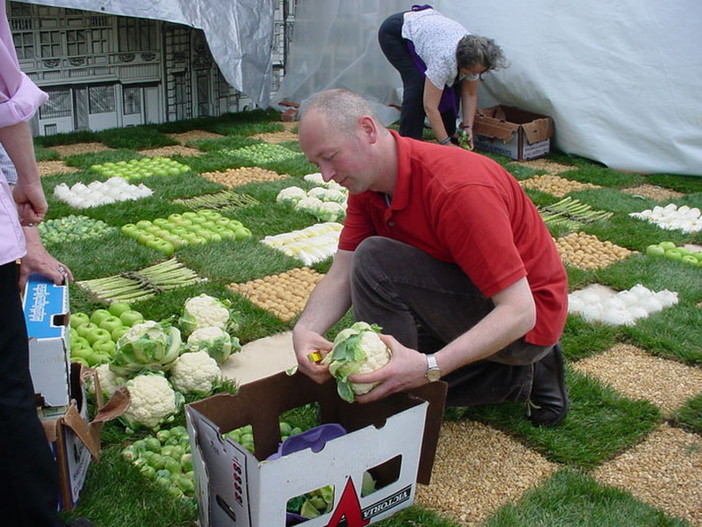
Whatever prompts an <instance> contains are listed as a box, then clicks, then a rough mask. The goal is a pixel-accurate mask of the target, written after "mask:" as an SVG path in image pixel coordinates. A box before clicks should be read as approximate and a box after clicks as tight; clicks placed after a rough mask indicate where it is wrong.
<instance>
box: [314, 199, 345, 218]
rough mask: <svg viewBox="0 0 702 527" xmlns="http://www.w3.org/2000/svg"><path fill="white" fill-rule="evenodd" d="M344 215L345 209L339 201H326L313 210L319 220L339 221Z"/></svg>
mask: <svg viewBox="0 0 702 527" xmlns="http://www.w3.org/2000/svg"><path fill="white" fill-rule="evenodd" d="M345 215H346V209H345V207H344V206H343V205H342V204H341V203H337V202H335V201H327V202H324V203H322V205H321V206H320V207H319V208H318V209H317V210H316V211H315V216H316V217H317V219H318V220H319V221H339V220H340V219H343V217H344V216H345Z"/></svg>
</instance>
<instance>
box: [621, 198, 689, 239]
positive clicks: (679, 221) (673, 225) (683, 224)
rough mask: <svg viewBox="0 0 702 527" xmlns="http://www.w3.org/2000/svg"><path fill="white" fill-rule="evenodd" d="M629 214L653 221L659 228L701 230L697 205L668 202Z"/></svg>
mask: <svg viewBox="0 0 702 527" xmlns="http://www.w3.org/2000/svg"><path fill="white" fill-rule="evenodd" d="M629 216H633V217H634V218H639V219H641V220H646V221H648V222H650V223H655V224H656V225H658V226H659V227H660V228H661V229H666V230H681V231H683V232H688V233H690V232H699V231H701V230H702V212H700V209H699V208H697V207H688V206H687V205H682V206H681V207H678V206H677V205H676V204H675V203H669V204H668V205H666V206H665V207H661V206H660V205H656V206H655V207H653V208H652V209H646V210H642V211H641V212H632V213H631V214H629Z"/></svg>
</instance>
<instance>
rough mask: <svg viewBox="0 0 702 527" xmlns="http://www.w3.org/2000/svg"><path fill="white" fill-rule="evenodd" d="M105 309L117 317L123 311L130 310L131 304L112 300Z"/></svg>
mask: <svg viewBox="0 0 702 527" xmlns="http://www.w3.org/2000/svg"><path fill="white" fill-rule="evenodd" d="M107 310H108V311H109V312H110V313H111V314H112V315H114V316H116V317H118V316H120V315H121V314H122V313H124V312H125V311H131V310H132V306H130V305H129V304H127V303H126V302H114V303H112V304H110V307H108V308H107Z"/></svg>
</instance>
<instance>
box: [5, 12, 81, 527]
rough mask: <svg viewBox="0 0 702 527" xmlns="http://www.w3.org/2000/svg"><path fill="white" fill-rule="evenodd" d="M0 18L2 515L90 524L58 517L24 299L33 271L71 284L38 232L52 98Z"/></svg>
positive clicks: (45, 525)
mask: <svg viewBox="0 0 702 527" xmlns="http://www.w3.org/2000/svg"><path fill="white" fill-rule="evenodd" d="M0 15H1V17H0V144H2V146H3V148H4V149H5V151H6V152H7V154H8V156H9V158H10V160H11V161H12V164H13V165H14V167H15V169H16V171H17V181H16V184H15V185H14V188H12V189H11V188H10V185H9V184H8V182H7V179H6V177H5V175H4V173H2V174H0V298H2V302H0V320H1V321H2V323H1V325H0V453H1V454H0V510H2V513H3V525H6V526H8V527H15V526H16V527H39V526H41V527H66V526H67V525H73V526H77V527H79V526H80V527H88V526H90V525H92V522H90V521H89V520H86V519H84V518H80V519H78V520H75V521H73V522H71V523H70V524H67V523H66V522H65V521H63V520H62V519H61V517H60V516H59V514H58V512H57V509H58V492H59V485H58V471H57V467H56V462H55V460H54V458H53V455H52V453H51V449H50V448H49V443H48V441H47V438H46V435H45V434H44V430H43V428H42V426H41V422H40V421H39V418H38V416H37V410H36V407H35V401H34V387H33V385H32V379H31V376H30V373H29V349H28V339H27V328H26V324H25V320H24V314H23V312H22V303H21V299H20V288H22V287H23V286H24V284H25V282H26V280H27V277H28V276H29V275H30V274H32V273H41V274H43V275H45V276H48V277H49V278H51V279H53V280H54V282H55V283H57V284H58V283H62V282H64V281H68V280H72V279H73V275H72V273H71V271H70V269H68V267H67V266H65V265H63V264H62V263H60V262H59V261H57V260H56V259H55V258H53V257H52V256H51V255H50V254H49V253H48V252H47V251H46V249H44V246H43V245H42V243H41V239H40V237H39V232H38V230H37V227H36V226H37V225H38V224H39V223H40V222H41V221H42V220H43V219H44V216H45V215H46V212H47V208H48V205H47V202H46V197H45V196H44V191H43V189H42V185H41V180H40V177H39V168H38V167H37V164H36V160H35V157H34V146H33V142H32V135H31V130H30V128H29V124H28V121H29V120H30V119H31V118H32V116H33V115H34V113H35V112H36V110H37V108H38V107H39V106H40V105H41V104H42V103H43V102H45V101H46V99H47V95H46V94H45V93H44V92H43V91H41V90H40V89H39V88H38V87H37V86H36V85H35V84H34V83H33V82H32V81H31V80H30V79H29V77H27V76H26V75H25V74H24V73H23V72H22V71H21V70H20V68H19V62H18V60H17V54H16V52H15V48H14V44H13V41H12V34H11V31H10V26H9V23H8V20H7V13H6V4H5V2H0ZM18 261H19V266H18V265H17V262H18Z"/></svg>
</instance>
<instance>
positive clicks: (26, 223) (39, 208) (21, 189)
mask: <svg viewBox="0 0 702 527" xmlns="http://www.w3.org/2000/svg"><path fill="white" fill-rule="evenodd" d="M12 196H13V198H14V200H15V203H16V204H17V213H18V214H19V219H20V224H21V225H22V226H23V227H32V226H34V225H37V224H39V223H41V222H42V221H43V220H44V216H45V215H46V211H47V210H48V208H49V205H48V204H47V203H46V197H45V196H44V191H43V190H42V187H41V182H40V181H39V180H32V181H30V182H27V181H26V180H25V179H24V178H22V177H19V178H18V179H17V185H15V188H14V189H13V190H12Z"/></svg>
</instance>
